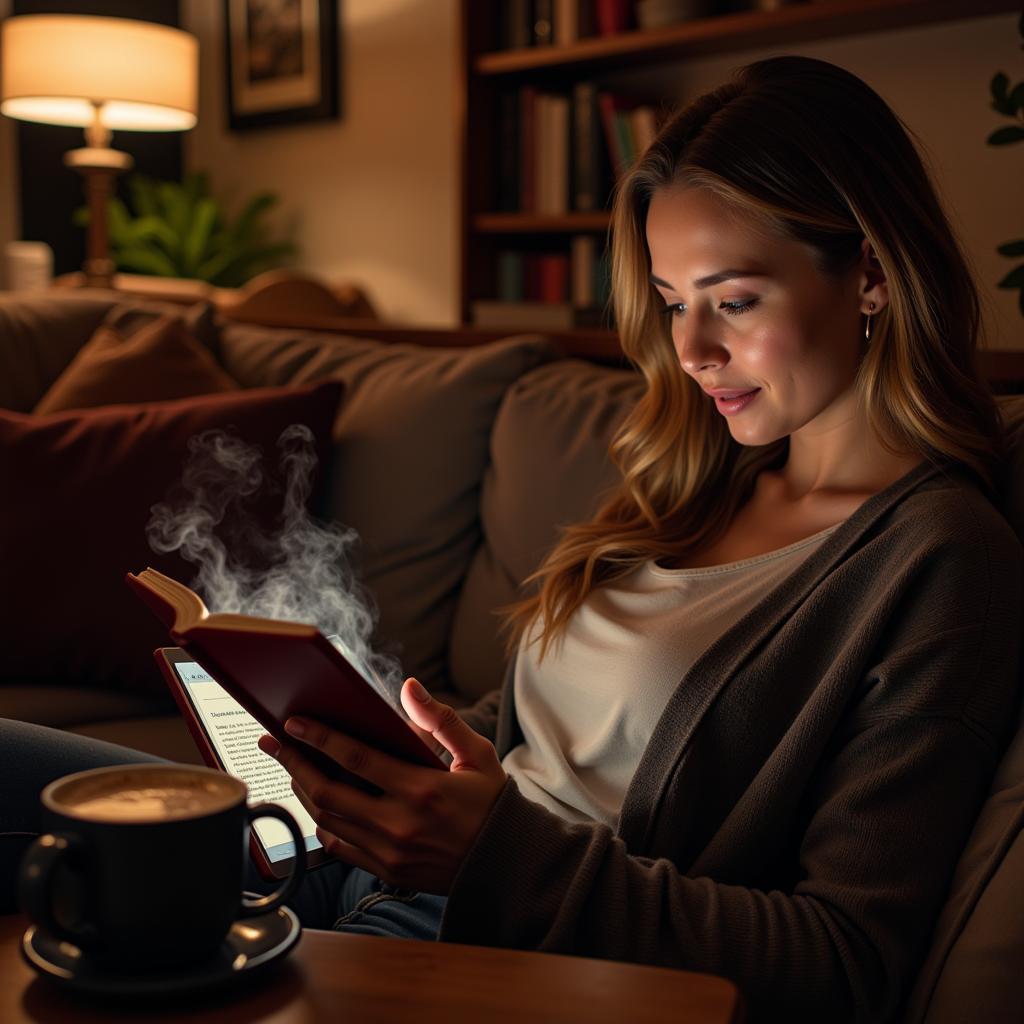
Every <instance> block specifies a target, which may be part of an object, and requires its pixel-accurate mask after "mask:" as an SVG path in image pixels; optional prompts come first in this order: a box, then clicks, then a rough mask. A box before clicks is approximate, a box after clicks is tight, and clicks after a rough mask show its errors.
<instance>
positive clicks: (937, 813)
mask: <svg viewBox="0 0 1024 1024" xmlns="http://www.w3.org/2000/svg"><path fill="white" fill-rule="evenodd" d="M613 292H614V302H615V307H616V314H617V318H618V323H619V329H620V334H621V337H622V343H623V347H624V349H625V351H626V353H627V354H628V356H629V357H630V358H631V359H632V360H633V361H634V362H635V363H636V365H637V366H638V367H639V369H640V370H641V371H642V372H643V374H644V377H645V380H646V383H647V389H646V392H645V394H644V396H643V398H642V399H641V400H640V402H639V403H638V405H637V406H636V408H635V409H634V410H633V411H632V412H631V414H630V415H629V417H628V418H627V420H626V422H625V423H624V425H623V426H622V428H621V430H620V432H619V434H618V436H617V438H616V440H615V442H614V445H613V456H614V458H615V460H616V463H617V465H618V466H619V468H620V469H621V473H622V482H621V485H620V487H619V488H618V491H617V492H616V493H615V494H614V495H613V496H612V497H611V498H610V499H609V500H608V502H607V503H606V504H605V505H604V506H603V507H602V508H601V509H600V510H599V512H598V513H597V515H596V516H595V518H594V519H593V521H591V522H588V523H583V524H580V525H577V526H575V527H572V528H570V529H568V530H566V531H565V533H564V535H563V536H562V538H561V540H560V541H559V543H558V544H557V545H556V547H555V549H554V550H553V551H552V553H551V554H550V555H549V557H548V558H547V560H546V561H545V563H544V564H543V565H542V566H541V568H540V569H539V570H538V572H537V573H536V574H535V575H534V577H532V578H531V580H530V581H528V582H530V583H534V584H536V585H537V586H536V588H535V590H534V591H533V592H532V596H530V597H528V598H526V599H524V600H523V601H521V602H520V603H519V604H517V605H516V606H514V607H513V608H512V609H510V610H509V612H510V614H509V619H508V622H509V627H510V634H509V642H510V648H509V649H510V652H511V653H513V654H514V657H513V659H512V661H511V664H510V669H509V674H508V677H507V679H506V685H505V687H504V688H503V690H502V691H501V693H500V695H499V694H494V695H492V696H491V697H490V698H488V699H485V700H484V701H482V702H481V703H480V704H479V705H477V706H476V707H475V708H473V709H470V710H469V711H466V712H464V713H463V714H462V715H461V717H460V715H457V714H456V713H455V712H453V711H452V710H451V709H450V708H447V707H445V706H443V705H440V704H438V703H437V702H435V701H433V700H432V699H431V698H430V697H429V696H428V695H427V694H426V693H425V691H423V689H422V687H420V686H419V684H418V683H417V682H416V681H415V680H413V679H410V680H407V681H406V684H405V686H404V688H403V693H402V699H403V704H404V706H405V708H406V710H407V711H408V712H409V714H410V716H411V718H412V719H413V721H414V722H415V723H416V724H417V726H419V727H420V728H421V729H422V730H423V731H424V732H426V733H430V734H431V735H432V736H433V738H434V739H435V740H437V741H438V742H440V744H441V745H443V746H444V747H445V748H446V749H447V750H448V751H450V753H451V754H452V758H453V760H452V765H451V771H450V772H449V773H447V774H442V773H437V772H432V771H430V770H426V769H417V768H414V767H410V766H407V765H405V764H402V763H400V762H396V761H393V760H391V759H390V758H388V757H386V756H385V755H382V754H380V753H378V752H375V751H372V750H368V749H366V748H364V747H362V746H360V745H359V744H358V743H356V742H354V741H352V740H350V739H348V738H347V737H344V736H341V735H339V734H337V733H333V732H331V731H330V730H328V729H326V728H325V727H323V726H322V725H320V724H318V723H315V722H295V721H293V722H292V723H290V729H289V731H290V732H291V733H292V735H293V736H294V737H295V741H294V743H289V744H287V745H285V746H284V748H281V747H279V745H278V744H277V743H276V742H275V741H274V740H272V739H271V738H270V737H264V738H263V739H262V740H261V741H260V742H261V746H262V747H263V749H264V750H265V751H266V752H268V753H271V754H272V755H273V756H276V757H277V758H279V760H280V761H281V762H282V764H284V766H285V767H286V768H287V769H288V771H289V772H290V773H291V774H292V776H293V779H294V782H295V787H296V791H297V792H298V793H299V795H300V797H301V798H302V799H303V800H304V802H305V803H306V804H307V806H308V808H309V809H310V811H311V813H312V814H313V815H314V817H315V818H316V819H317V821H318V824H319V825H320V837H321V840H322V841H323V842H324V844H325V845H326V846H327V847H328V849H329V850H330V851H331V852H332V853H334V854H335V855H336V856H337V857H338V858H339V860H340V862H342V864H345V865H354V866H355V868H356V869H358V870H354V871H350V870H348V869H347V868H344V867H342V866H341V865H339V866H338V867H336V868H335V867H333V866H332V867H331V868H327V869H324V870H323V871H320V872H316V873H314V874H313V875H312V876H311V878H310V882H309V884H307V886H306V887H305V890H304V892H303V893H302V894H301V896H300V898H299V900H298V901H297V902H298V903H300V904H301V913H302V915H303V919H304V920H305V921H306V922H307V923H313V924H317V923H320V925H321V926H330V925H331V924H335V925H336V926H338V927H341V928H351V929H360V928H366V929H369V930H373V929H375V928H377V927H384V929H385V930H389V931H391V932H392V933H398V934H411V935H421V936H423V937H433V936H435V935H437V936H438V937H439V938H441V939H443V940H450V941H459V942H473V943H483V944H492V945H502V946H515V947H522V948H529V949H541V950H548V951H553V952H564V953H577V954H583V955H588V956H595V957H607V958H614V959H622V960H632V961H637V962H643V963H653V964H662V965H670V966H678V967H684V968H690V969H694V970H704V971H711V972H714V973H718V974H722V975H726V976H728V977H731V978H733V979H735V980H736V981H737V983H738V984H739V986H740V988H741V989H742V991H743V993H744V996H745V998H746V1000H747V1002H748V1006H749V1009H750V1011H751V1016H752V1018H754V1019H757V1018H758V1017H765V1016H773V1015H775V1014H778V1015H782V1014H786V1015H787V1016H789V1017H797V1018H811V1019H815V1020H835V1021H839V1020H854V1019H856V1020H865V1021H883V1020H889V1019H892V1018H893V1017H894V1016H895V1015H896V1014H897V1012H898V1010H899V1008H900V1006H901V1005H902V1003H903V1002H904V1000H905V998H906V995H907V992H908V987H909V985H910V984H911V983H912V981H913V977H914V972H915V969H916V967H917V965H918V964H919V962H920V959H921V958H922V956H923V954H924V952H925V949H926V946H927V942H928V936H929V931H930V928H931V926H932V923H933V920H934V917H935V915H936V913H937V911H938V908H939V906H940V904H941V902H942V900H943V897H944V894H945V890H946V888H947V886H948V883H949V879H950V875H951V872H952V869H953V865H954V863H955V861H956V858H957V855H958V852H959V850H960V849H961V847H962V846H963V843H964V841H965V839H966V836H967V833H968V831H969V829H970V827H971V824H972V821H973V819H974V817H975V815H976V813H977V811H978V808H979V806H980V803H981V801H982V799H983V797H984V794H985V791H986V787H987V785H988V781H989V778H990V776H991V773H992V771H993V770H994V767H995V764H996V762H997V760H998V758H999V755H1000V752H1001V749H1002V745H1003V743H1004V742H1005V740H1006V738H1007V737H1006V734H1005V732H1004V727H1003V723H1004V722H1008V721H1009V720H1010V717H1011V716H1010V715H1009V709H1010V708H1011V706H1012V704H1013V701H1014V700H1015V692H1014V686H1015V682H1014V681H1015V678H1016V666H1017V658H1018V646H1017V644H1018V641H1017V624H1018V623H1019V619H1020V613H1021V594H1020V576H1021V568H1022V552H1021V549H1020V545H1019V544H1018V542H1017V540H1016V539H1015V537H1014V535H1013V533H1012V531H1011V530H1010V528H1009V526H1008V525H1007V524H1006V522H1005V521H1004V520H1003V519H1002V518H1001V516H1000V515H999V513H998V512H997V511H996V509H995V507H994V505H993V502H994V501H996V500H997V499H998V495H999V491H1000V486H1001V473H1002V465H1003V442H1002V435H1001V427H1000V421H999V417H998V413H997V410H996V407H995V404H994V402H993V399H992V397H991V396H990V394H989V393H988V391H987V389H986V388H985V386H984V384H983V382H982V381H981V380H980V379H979V377H978V375H977V373H976V371H975V369H974V363H973V354H974V349H975V343H976V337H977V330H978V302H977V296H976V293H975V291H974V288H973V286H972V284H971V282H970V277H969V273H968V271H967V269H966V267H965V264H964V260H963V258H962V256H961V254H960V250H959V248H958V246H957V243H956V241H955V240H954V238H953V236H952V233H951V231H950V229H949V226H948V224H947V221H946V218H945V216H944V214H943V212H942V210H941V208H940V206H939V204H938V201H937V199H936V197H935V193H934V190H933V188H932V186H931V184H930V182H929V180H928V176H927V174H926V172H925V170H924V168H923V167H922V165H921V161H920V159H919V157H918V155H917V153H916V152H915V149H914V147H913V145H912V143H911V142H910V141H909V139H908V137H907V133H906V130H905V129H904V128H903V127H902V125H901V124H900V122H899V121H898V119H897V118H896V117H895V115H894V114H893V113H892V112H891V111H890V110H889V108H888V107H887V106H886V105H885V103H884V102H883V101H882V100H881V99H880V98H879V97H878V96H877V95H876V94H875V93H874V92H873V91H871V90H870V89H869V88H868V87H867V86H866V85H865V84H864V83H863V82H861V81H860V80H858V79H857V78H855V77H854V76H853V75H851V74H849V73H847V72H845V71H842V70H841V69H839V68H837V67H834V66H832V65H829V64H826V63H824V62H821V61H816V60H810V59H806V58H798V57H783V58H776V59H772V60H767V61H761V62H758V63H755V64H752V65H750V66H748V67H746V68H744V69H742V70H741V71H740V72H739V73H738V74H737V76H736V77H735V78H734V80H733V81H731V82H730V83H728V84H726V85H724V86H722V87H721V88H719V89H716V90H715V91H713V92H711V93H709V94H707V95H705V96H702V97H700V98H699V99H697V100H696V101H694V102H693V103H691V104H690V105H689V106H687V107H686V108H685V109H684V110H683V111H682V112H681V113H679V114H677V115H676V116H675V117H674V118H672V119H671V120H670V121H669V122H668V123H667V124H666V125H665V127H664V128H663V129H662V131H661V132H660V133H659V136H658V138H657V140H656V141H655V143H654V144H653V145H652V146H651V148H650V149H649V150H648V152H647V153H646V154H645V155H644V156H643V158H642V159H641V160H640V161H639V163H638V165H637V166H636V167H635V168H634V169H633V170H632V171H631V172H630V173H629V174H628V175H627V176H626V177H625V179H624V180H623V181H622V182H621V183H620V186H619V188H618V190H617V194H616V198H615V208H614V218H613ZM722 392H724V394H723V393H722ZM737 393H739V394H741V395H747V396H748V397H741V398H735V397H734V396H735V395H736V394H737ZM8 738H9V733H8ZM32 742H34V743H35V744H36V746H35V749H36V750H38V740H33V741H32ZM310 745H311V746H315V747H317V748H319V749H321V750H324V751H326V752H327V753H328V754H329V755H331V756H332V757H334V758H335V760H337V761H339V762H340V763H342V764H343V765H344V767H345V768H347V769H348V770H350V771H354V772H355V773H356V774H358V775H360V776H362V777H364V778H366V779H367V780H369V781H370V782H373V783H375V784H376V785H377V786H378V787H380V789H381V790H382V791H383V793H382V795H380V796H369V795H367V794H366V793H364V792H362V791H359V790H355V789H353V788H350V787H346V786H344V785H343V784H339V783H332V782H330V781H329V780H328V779H326V778H325V777H324V776H322V775H321V774H320V773H319V772H318V771H317V770H316V769H315V768H314V767H313V766H312V764H311V763H310V761H309V760H308V759H307V758H306V757H305V756H304V754H303V751H304V749H306V748H307V746H310ZM106 753H107V755H109V753H110V752H109V751H107V752H106ZM64 767H65V768H66V767H67V766H66V765H65V766H64ZM35 792H38V789H36V790H35ZM374 913H376V914H377V915H378V919H377V921H376V922H375V921H374V920H372V918H373V914H374ZM388 915H390V918H389V921H388V923H386V924H385V925H383V926H381V925H380V920H381V919H382V918H384V917H388Z"/></svg>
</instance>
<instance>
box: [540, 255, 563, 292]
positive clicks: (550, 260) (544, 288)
mask: <svg viewBox="0 0 1024 1024" xmlns="http://www.w3.org/2000/svg"><path fill="white" fill-rule="evenodd" d="M568 297H569V257H568V256H567V255H566V254H565V253H545V254H544V255H543V256H541V258H540V295H539V298H540V301H541V302H565V300H566V299H567V298H568Z"/></svg>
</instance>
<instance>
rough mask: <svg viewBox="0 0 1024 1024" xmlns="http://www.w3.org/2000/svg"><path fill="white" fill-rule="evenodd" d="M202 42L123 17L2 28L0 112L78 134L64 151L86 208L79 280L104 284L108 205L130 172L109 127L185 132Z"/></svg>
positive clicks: (108, 280) (23, 22)
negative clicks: (122, 175) (76, 144)
mask: <svg viewBox="0 0 1024 1024" xmlns="http://www.w3.org/2000/svg"><path fill="white" fill-rule="evenodd" d="M198 82H199V42H198V40H197V39H196V38H195V36H192V35H189V33H188V32H182V31H181V30H180V29H176V28H169V27H167V26H165V25H156V24H153V23H152V22H148V21H135V20H133V19H129V18H101V17H96V16H92V15H79V14H21V15H16V16H14V17H11V18H7V19H5V20H4V21H3V22H0V114H4V115H6V116H7V117H13V118H18V119H19V120H22V121H39V122H41V123H42V124H56V125H72V126H81V127H84V128H85V143H86V144H85V146H84V147H82V148H80V149H72V150H70V151H69V152H67V153H65V154H64V163H65V164H66V165H67V166H68V167H73V168H74V169H75V170H76V171H77V172H79V173H80V174H81V175H82V177H83V179H84V186H85V194H86V200H87V202H88V207H89V233H88V238H87V249H86V253H87V255H86V260H85V263H84V265H83V271H84V280H85V283H86V284H88V285H91V286H94V287H110V286H111V284H112V282H113V280H114V262H113V260H111V258H110V254H109V252H108V248H109V246H108V237H107V236H108V224H107V221H108V203H109V199H110V196H111V195H112V192H113V182H114V178H115V177H116V175H117V174H118V173H119V172H121V171H126V170H128V169H129V168H130V167H132V166H133V160H132V157H131V155H130V154H128V153H124V152H121V151H119V150H116V149H111V147H110V135H111V132H112V131H114V130H128V131H137V132H175V131H187V130H188V129H189V128H191V127H193V125H195V123H196V111H197V102H198V95H199V85H198Z"/></svg>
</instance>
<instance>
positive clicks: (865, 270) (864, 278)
mask: <svg viewBox="0 0 1024 1024" xmlns="http://www.w3.org/2000/svg"><path fill="white" fill-rule="evenodd" d="M872 302H873V303H874V304H875V308H874V309H871V303H872ZM888 304H889V286H888V283H887V282H886V279H885V271H884V270H883V269H882V264H881V262H880V261H879V259H878V257H877V256H876V255H875V250H874V249H873V248H872V246H871V243H870V242H869V241H868V240H867V239H866V238H864V239H861V243H860V311H861V312H862V313H864V314H868V313H878V312H880V311H881V310H882V309H884V308H885V307H886V306H887V305H888Z"/></svg>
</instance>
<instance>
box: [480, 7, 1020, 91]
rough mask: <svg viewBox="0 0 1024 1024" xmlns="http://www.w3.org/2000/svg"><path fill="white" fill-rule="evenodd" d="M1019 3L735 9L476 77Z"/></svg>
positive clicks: (492, 58)
mask: <svg viewBox="0 0 1024 1024" xmlns="http://www.w3.org/2000/svg"><path fill="white" fill-rule="evenodd" d="M1019 9H1020V3H1019V0H817V2H807V3H799V4H790V5H787V6H785V7H780V8H778V9H776V10H770V11H739V12H735V13H731V14H719V15H715V16H713V17H709V18H699V19H694V20H693V21H687V22H681V23H679V24H677V25H667V26H664V27H662V28H656V29H636V30H633V31H630V32H623V33H621V34H620V35H615V36H592V37H590V38H587V39H581V40H579V41H578V42H576V43H573V44H572V45H571V46H543V47H527V48H522V49H517V50H505V51H493V52H490V53H484V54H480V55H479V56H477V57H476V59H475V61H474V62H473V70H474V71H475V72H476V74H478V75H481V76H491V75H514V74H518V73H521V72H525V71H543V70H550V71H555V70H557V69H558V68H560V67H563V66H571V67H572V68H573V69H574V70H578V69H579V68H581V67H584V66H587V65H593V66H604V67H620V66H622V65H626V64H630V63H636V62H639V61H645V60H652V59H662V60H670V59H672V58H673V57H680V56H685V55H699V54H712V53H722V52H728V51H730V50H742V49H747V48H754V47H763V46H773V45H776V44H778V43H786V42H794V43H795V42H806V41H808V40H812V39H820V38H827V37H828V36H830V35H848V34H858V33H865V32H881V31H887V30H892V29H898V28H907V27H911V26H914V25H924V24H928V23H931V22H940V21H953V20H957V19H961V18H979V17H985V16H987V15H992V14H1002V13H1010V12H1015V11H1019Z"/></svg>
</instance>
